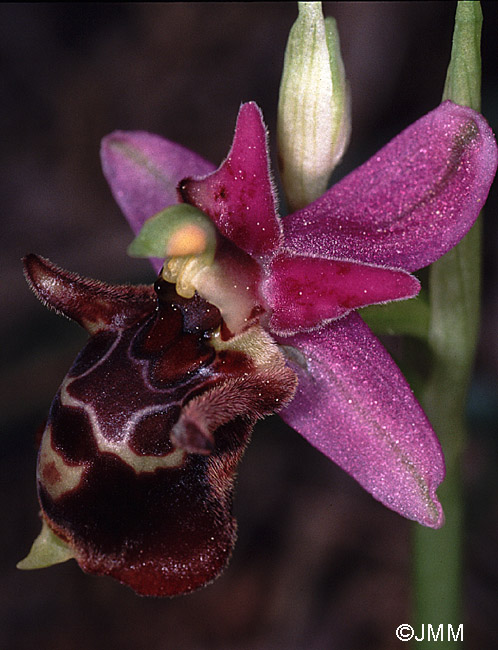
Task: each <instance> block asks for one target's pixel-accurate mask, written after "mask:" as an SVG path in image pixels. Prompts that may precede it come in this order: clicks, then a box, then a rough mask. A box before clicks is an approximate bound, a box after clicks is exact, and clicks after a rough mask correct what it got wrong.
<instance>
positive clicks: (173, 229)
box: [128, 203, 216, 261]
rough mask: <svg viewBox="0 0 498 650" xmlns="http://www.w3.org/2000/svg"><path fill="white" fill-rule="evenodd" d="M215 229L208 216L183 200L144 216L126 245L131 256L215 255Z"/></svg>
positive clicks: (211, 257)
mask: <svg viewBox="0 0 498 650" xmlns="http://www.w3.org/2000/svg"><path fill="white" fill-rule="evenodd" d="M215 250H216V229H215V227H214V226H213V224H212V223H211V221H210V219H209V217H207V216H206V215H205V214H204V213H203V212H201V211H200V210H198V209H197V208H194V207H193V206H192V205H188V204H186V203H179V204H177V205H172V206H171V207H169V208H166V209H165V210H163V211H162V212H159V213H158V214H156V215H155V216H153V217H151V218H150V219H147V221H146V222H145V223H144V225H143V227H142V229H141V230H140V232H139V233H138V235H137V237H136V238H135V239H134V240H133V241H132V243H131V244H130V246H129V247H128V254H129V255H131V256H133V257H162V258H165V257H186V256H192V255H203V256H205V257H210V259H211V261H212V259H213V258H214V253H215Z"/></svg>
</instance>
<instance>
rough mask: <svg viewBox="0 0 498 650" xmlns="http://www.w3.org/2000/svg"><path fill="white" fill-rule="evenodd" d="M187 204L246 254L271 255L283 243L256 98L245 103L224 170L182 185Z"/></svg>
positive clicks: (238, 119)
mask: <svg viewBox="0 0 498 650" xmlns="http://www.w3.org/2000/svg"><path fill="white" fill-rule="evenodd" d="M180 191H181V193H182V196H183V198H184V200H185V202H186V203H190V204H191V205H194V206H196V207H197V208H199V209H200V210H202V211H203V212H204V213H205V214H207V215H208V216H209V217H211V219H212V220H213V223H214V224H215V225H216V227H217V228H218V230H219V231H220V232H221V234H222V235H224V236H225V237H227V238H228V239H230V240H231V241H232V242H233V243H234V244H236V245H237V246H239V248H241V249H242V250H244V251H245V252H246V253H249V254H251V255H256V256H265V255H268V254H271V253H272V252H273V251H275V250H276V248H277V247H278V246H279V243H280V239H281V226H280V222H279V219H278V217H277V215H276V212H275V208H276V205H275V196H274V192H273V186H272V181H271V175H270V164H269V158H268V146H267V135H266V128H265V125H264V122H263V116H262V114H261V110H260V109H259V108H258V106H257V105H256V104H255V103H254V102H249V103H247V104H243V105H242V106H241V108H240V111H239V115H238V118H237V126H236V128H235V135H234V139H233V144H232V148H231V149H230V152H229V154H228V156H227V158H226V160H225V161H224V162H223V163H222V165H221V166H220V168H219V169H217V170H216V171H215V172H214V173H213V174H210V175H209V176H207V177H206V178H203V179H193V178H192V179H186V180H185V181H184V182H183V183H182V184H181V187H180Z"/></svg>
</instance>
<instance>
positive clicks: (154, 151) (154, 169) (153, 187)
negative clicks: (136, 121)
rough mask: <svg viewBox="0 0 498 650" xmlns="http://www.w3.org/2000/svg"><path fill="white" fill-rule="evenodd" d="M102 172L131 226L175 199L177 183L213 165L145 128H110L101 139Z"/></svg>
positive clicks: (135, 229) (138, 225) (134, 227)
mask: <svg viewBox="0 0 498 650" xmlns="http://www.w3.org/2000/svg"><path fill="white" fill-rule="evenodd" d="M100 153H101V159H102V168H103V170H104V175H105V177H106V179H107V181H108V183H109V185H110V186H111V190H112V193H113V196H114V198H115V199H116V201H117V203H118V205H119V207H120V208H121V210H122V211H123V214H124V215H125V217H126V218H127V220H128V223H129V224H130V226H131V229H132V230H133V232H134V233H135V234H137V233H138V232H139V231H140V229H141V228H142V226H143V223H144V221H145V220H146V219H149V218H150V217H152V216H154V215H155V214H157V213H158V212H160V211H161V210H164V208H167V207H168V206H170V205H173V204H174V203H178V202H179V197H178V193H177V185H178V183H179V182H180V181H181V180H182V179H183V178H185V177H186V176H202V175H206V174H208V173H209V172H212V171H213V169H214V165H212V164H211V163H210V162H207V161H206V160H204V159H203V158H201V157H200V156H198V155H197V154H195V153H193V152H192V151H189V150H188V149H186V148H185V147H182V146H181V145H179V144H176V143H174V142H170V141H169V140H166V139H165V138H161V137H160V136H158V135H154V134H152V133H146V132H145V131H114V133H111V134H110V135H108V136H106V137H105V138H104V139H103V140H102V147H101V152H100Z"/></svg>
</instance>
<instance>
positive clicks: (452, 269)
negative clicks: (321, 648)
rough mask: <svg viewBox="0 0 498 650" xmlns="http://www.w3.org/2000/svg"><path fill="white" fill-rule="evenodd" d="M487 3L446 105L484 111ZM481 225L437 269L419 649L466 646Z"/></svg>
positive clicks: (470, 29)
mask: <svg viewBox="0 0 498 650" xmlns="http://www.w3.org/2000/svg"><path fill="white" fill-rule="evenodd" d="M481 24H482V14H481V8H480V3H479V2H469V1H465V2H459V3H458V6H457V13H456V17H455V31H454V35H453V48H452V54H451V62H450V66H449V68H448V76H447V79H446V84H445V88H444V94H443V99H451V100H452V101H454V102H456V103H459V104H462V105H466V106H470V107H471V108H474V109H475V110H479V109H480V100H479V98H480V69H481V61H480V33H481ZM480 257H481V226H480V223H477V224H476V225H475V226H474V228H473V229H472V230H471V231H470V232H469V234H468V235H467V236H466V237H465V238H464V239H463V240H462V241H461V242H460V244H459V245H458V246H457V247H455V248H454V249H453V250H451V251H450V252H449V253H448V254H447V255H445V256H444V257H443V258H441V259H440V260H438V261H437V262H436V263H435V264H433V265H432V266H431V269H430V276H429V303H430V321H429V334H428V342H429V347H430V350H431V355H432V361H433V365H432V368H431V375H430V377H429V380H428V381H427V383H426V385H425V386H424V388H423V389H422V391H421V394H420V395H419V397H420V401H421V403H422V406H423V407H424V409H425V411H426V413H427V415H428V417H429V419H430V420H431V422H432V424H433V426H434V429H435V431H436V433H437V435H438V437H439V440H440V441H441V445H442V447H443V451H444V454H445V459H446V468H447V475H446V478H445V480H444V482H443V485H442V486H441V488H440V490H439V497H440V500H441V503H442V504H443V507H444V510H445V515H446V523H445V525H444V526H443V528H441V529H440V530H430V529H424V528H422V527H421V526H416V527H415V528H414V605H415V616H414V619H415V620H414V626H415V631H416V634H417V635H419V638H420V637H421V629H422V628H421V626H422V625H424V626H425V640H424V641H420V642H416V643H414V647H416V648H417V650H422V649H423V648H427V649H428V650H429V649H430V648H432V647H433V645H434V639H433V638H432V639H431V638H428V625H429V624H431V625H432V628H433V630H434V631H437V630H438V626H439V625H440V624H443V626H444V641H443V642H441V639H440V640H439V642H438V648H451V649H453V650H455V649H456V648H458V647H462V645H463V643H462V641H461V640H460V641H459V642H455V641H453V640H452V639H451V638H449V637H448V634H447V631H448V624H450V625H452V628H453V630H454V632H455V634H456V632H457V630H458V627H459V625H460V624H462V623H463V618H462V598H461V593H462V573H463V570H462V566H463V562H462V558H463V551H464V549H463V537H464V535H463V527H464V498H463V493H462V486H461V457H462V453H463V451H464V448H465V444H466V427H465V402H466V398H467V390H468V385H469V381H470V376H471V372H472V368H473V363H474V358H475V351H476V345H477V337H478V327H479V305H480V291H479V287H480Z"/></svg>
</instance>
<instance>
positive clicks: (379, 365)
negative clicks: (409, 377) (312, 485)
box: [280, 314, 445, 528]
mask: <svg viewBox="0 0 498 650" xmlns="http://www.w3.org/2000/svg"><path fill="white" fill-rule="evenodd" d="M280 342H281V343H282V344H284V345H289V346H293V347H294V348H297V350H298V351H299V353H300V354H299V353H297V354H296V353H295V354H294V355H293V357H294V359H297V360H298V361H299V362H298V363H292V366H293V368H294V370H295V371H296V373H297V375H298V379H299V384H298V391H297V393H296V396H295V397H294V399H293V401H292V402H291V403H290V405H289V406H287V407H286V408H285V409H283V410H282V411H281V413H280V415H281V416H282V418H283V419H284V420H285V421H286V422H287V423H288V424H289V425H290V426H292V427H293V428H294V429H296V430H297V431H299V433H301V435H303V436H304V437H305V438H306V439H307V440H308V441H309V442H310V443H311V444H312V445H314V446H315V447H317V448H318V449H319V450H320V451H321V452H323V453H324V454H325V455H326V456H328V457H329V458H330V459H331V460H333V461H334V462H335V463H337V464H338V465H339V466H340V467H342V468H343V469H344V470H345V471H346V472H348V474H350V475H351V476H352V477H353V478H355V479H356V480H357V481H358V482H359V483H360V485H362V486H363V487H364V488H365V489H366V490H367V491H368V492H370V493H371V494H372V495H373V496H374V497H375V498H376V499H378V500H379V501H381V502H382V503H383V504H384V505H386V506H387V507H389V508H391V509H392V510H395V511H396V512H398V513H400V514H401V515H403V516H404V517H407V518H408V519H413V520H415V521H418V522H419V523H421V524H423V525H425V526H430V527H432V528H439V527H440V526H441V525H442V524H443V521H444V515H443V512H442V508H441V505H440V503H439V502H438V500H437V497H436V488H437V487H438V485H439V484H440V483H441V481H442V480H443V478H444V474H445V470H444V460H443V455H442V451H441V447H440V444H439V442H438V440H437V438H436V435H435V433H434V432H433V430H432V428H431V426H430V424H429V422H428V420H427V418H426V416H425V414H424V413H423V411H422V409H421V407H420V406H419V404H418V403H417V401H416V400H415V397H414V396H413V394H412V392H411V391H410V388H409V387H408V385H407V383H406V381H405V379H404V378H403V376H402V374H401V372H400V371H399V370H398V368H397V366H396V365H395V364H394V362H393V360H392V359H391V357H390V356H389V354H388V353H387V352H386V351H385V349H384V348H383V347H382V345H381V344H380V343H379V341H378V340H377V339H376V338H375V336H374V335H373V334H372V333H371V331H370V330H369V328H368V327H367V325H365V323H364V322H363V321H362V320H361V318H360V317H359V316H358V315H357V314H350V315H348V316H346V317H345V318H343V319H340V320H337V321H334V322H333V323H330V324H329V325H328V326H326V327H325V328H323V329H321V330H319V331H314V332H311V333H307V334H298V335H296V336H292V337H288V338H285V339H283V338H282V339H280ZM304 366H306V369H305V368H304Z"/></svg>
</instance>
